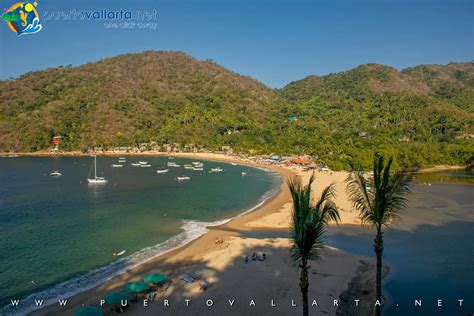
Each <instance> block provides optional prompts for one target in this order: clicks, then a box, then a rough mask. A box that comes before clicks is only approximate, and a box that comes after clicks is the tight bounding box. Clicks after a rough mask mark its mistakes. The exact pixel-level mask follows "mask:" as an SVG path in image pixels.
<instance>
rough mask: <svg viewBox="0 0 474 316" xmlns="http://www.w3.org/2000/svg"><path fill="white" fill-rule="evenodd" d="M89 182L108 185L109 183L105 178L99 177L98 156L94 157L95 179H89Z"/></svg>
mask: <svg viewBox="0 0 474 316" xmlns="http://www.w3.org/2000/svg"><path fill="white" fill-rule="evenodd" d="M87 182H89V184H106V183H107V182H109V181H108V180H106V179H105V178H104V177H98V176H97V156H96V155H94V178H87Z"/></svg>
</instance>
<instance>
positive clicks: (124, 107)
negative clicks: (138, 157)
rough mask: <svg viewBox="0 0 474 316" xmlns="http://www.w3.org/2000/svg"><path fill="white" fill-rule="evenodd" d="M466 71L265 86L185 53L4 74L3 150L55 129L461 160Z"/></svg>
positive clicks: (468, 114) (38, 142) (341, 156)
mask: <svg viewBox="0 0 474 316" xmlns="http://www.w3.org/2000/svg"><path fill="white" fill-rule="evenodd" d="M473 78H474V64H473V63H472V62H468V63H450V64H448V65H445V66H440V65H420V66H416V67H410V68H406V69H404V70H402V71H398V70H396V69H395V68H393V67H389V66H385V65H379V64H364V65H359V66H358V67H356V68H354V69H351V70H348V71H345V72H341V73H333V74H328V75H325V76H308V77H306V78H303V79H301V80H297V81H294V82H291V83H289V84H288V85H287V86H285V87H284V88H282V89H271V88H269V87H267V86H266V85H264V84H263V83H260V82H259V81H257V80H255V79H253V78H251V77H249V76H242V75H240V74H238V73H235V72H233V71H231V70H228V69H226V68H224V67H222V66H220V65H218V64H216V63H214V62H213V61H211V60H205V61H201V60H198V59H196V58H194V57H192V56H189V55H186V54H184V53H182V52H172V51H158V52H157V51H146V52H143V53H134V54H125V55H119V56H114V57H109V58H105V59H103V60H101V61H98V62H93V63H88V64H84V65H81V66H78V67H57V68H49V69H46V70H43V71H35V72H30V73H27V74H25V75H22V76H20V77H18V78H16V79H13V80H2V81H0V101H1V103H0V151H4V152H6V151H36V150H42V149H47V148H51V140H52V136H54V135H61V136H64V137H65V140H64V141H63V143H62V148H63V149H64V150H79V149H80V150H87V148H90V147H94V146H101V147H108V148H111V147H116V146H131V145H136V144H138V143H149V142H152V141H153V142H156V143H158V144H164V143H180V144H182V145H184V144H187V143H188V144H189V143H192V144H195V145H199V146H202V147H206V148H208V149H211V150H216V149H219V148H220V147H221V146H224V145H226V146H231V147H233V148H234V149H235V150H238V151H242V152H254V153H270V152H277V153H281V154H291V153H293V154H301V153H306V154H311V155H313V156H315V157H316V158H317V159H319V160H320V161H322V162H326V163H329V164H330V165H331V164H332V165H333V166H334V167H338V168H342V167H344V166H345V165H346V164H347V163H348V162H349V161H352V160H358V161H360V162H361V165H367V163H368V162H367V161H368V159H367V157H366V156H367V154H366V152H367V153H372V152H374V151H376V150H378V149H380V150H385V151H388V152H390V153H391V154H393V155H395V156H397V157H399V158H400V161H401V164H402V165H405V166H412V165H417V166H425V165H431V164H434V163H452V164H455V163H464V162H465V161H466V160H468V159H469V158H470V156H472V155H473V152H472V149H470V147H472V146H471V145H472V141H471V136H470V135H473V134H474V131H473V130H472V122H473V112H474V111H473V104H474V79H473ZM289 117H295V118H296V121H290V120H289V119H288V118H289ZM364 135H365V136H364ZM417 155H418V156H420V157H416V156H417Z"/></svg>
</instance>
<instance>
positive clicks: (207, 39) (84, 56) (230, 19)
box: [0, 0, 474, 88]
mask: <svg viewBox="0 0 474 316" xmlns="http://www.w3.org/2000/svg"><path fill="white" fill-rule="evenodd" d="M17 1H18V0H13V1H10V0H3V1H2V2H1V5H0V6H2V7H1V8H0V10H1V11H3V9H7V8H9V7H10V6H11V5H13V4H14V3H15V2H17ZM37 2H38V5H37V10H38V13H39V18H40V22H41V24H42V26H43V28H42V30H41V31H40V32H38V33H36V34H31V35H22V36H18V35H17V34H16V33H14V32H13V31H11V30H10V28H9V27H8V25H7V23H6V22H4V21H3V20H1V19H0V41H1V42H0V79H8V78H10V77H18V76H20V75H22V74H24V73H26V72H29V71H34V70H41V69H45V68H48V67H57V66H61V65H64V66H65V65H73V66H76V65H81V64H84V63H88V62H93V61H97V60H100V59H102V58H105V57H111V56H115V55H119V54H124V53H134V52H142V51H145V50H173V51H182V52H185V53H186V54H189V55H191V56H193V57H196V58H198V59H201V60H204V59H212V60H213V61H215V62H216V63H218V64H220V65H222V66H224V67H226V68H228V69H230V70H232V71H234V72H237V73H239V74H242V75H248V76H251V77H253V78H255V79H257V80H259V81H261V82H263V83H264V84H266V85H267V86H269V87H272V88H280V87H283V86H284V85H286V84H288V83H289V82H291V81H294V80H299V79H302V78H304V77H306V76H307V75H311V74H315V75H325V74H328V73H331V72H339V71H344V70H349V69H351V68H354V67H356V66H357V65H360V64H364V63H369V62H370V63H380V64H385V65H389V66H393V67H395V68H397V69H403V68H406V67H411V66H416V65H419V64H433V63H436V64H446V63H449V62H452V61H473V60H474V1H472V0H468V1H464V0H445V1H439V0H432V1H430V0H362V1H357V0H347V1H342V0H328V1H317V0H312V1H310V0H308V1H303V0H286V1H283V0H241V1H238V0H166V1H162V0H154V1H152V0H133V1H130V0H126V1H125V0H101V1H90V0H43V1H42V0H37ZM103 9H105V10H108V11H107V12H111V11H113V12H115V11H120V10H123V12H130V13H131V14H132V17H133V20H130V19H125V18H124V15H123V16H122V17H121V18H120V16H118V18H116V19H109V20H103V19H94V15H93V14H94V12H95V11H97V12H99V11H100V10H103ZM137 11H140V13H141V15H137ZM144 11H148V13H150V16H148V18H149V19H148V20H145V19H144V18H143V13H144ZM102 12H104V11H102ZM154 12H156V15H154ZM86 14H89V16H90V18H89V19H88V18H87V16H86ZM95 14H98V13H95ZM130 22H134V23H135V24H134V25H132V24H130ZM127 23H128V24H127ZM113 26H116V27H117V28H112V27H113Z"/></svg>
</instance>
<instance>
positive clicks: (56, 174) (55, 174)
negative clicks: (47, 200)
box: [49, 171, 63, 177]
mask: <svg viewBox="0 0 474 316" xmlns="http://www.w3.org/2000/svg"><path fill="white" fill-rule="evenodd" d="M49 175H50V176H51V177H60V176H62V175H63V174H62V173H61V172H59V171H53V172H51V173H50V174H49Z"/></svg>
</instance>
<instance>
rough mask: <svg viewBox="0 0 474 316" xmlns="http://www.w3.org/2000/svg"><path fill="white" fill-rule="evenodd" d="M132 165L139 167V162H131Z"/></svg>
mask: <svg viewBox="0 0 474 316" xmlns="http://www.w3.org/2000/svg"><path fill="white" fill-rule="evenodd" d="M132 166H134V167H140V166H141V164H139V163H138V162H132Z"/></svg>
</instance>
